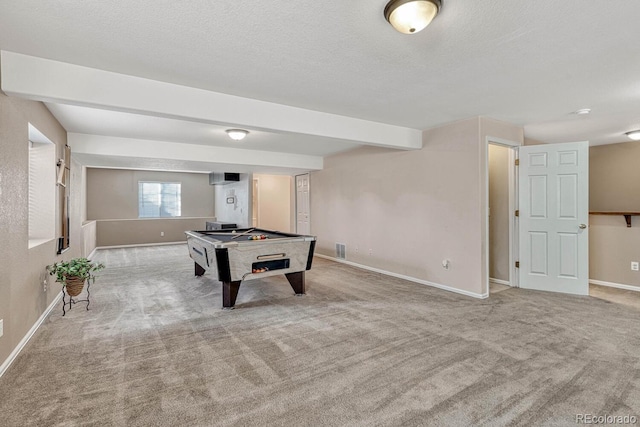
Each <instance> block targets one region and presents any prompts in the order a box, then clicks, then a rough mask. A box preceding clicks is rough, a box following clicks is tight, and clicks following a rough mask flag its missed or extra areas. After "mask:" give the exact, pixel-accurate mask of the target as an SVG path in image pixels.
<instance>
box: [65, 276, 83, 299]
mask: <svg viewBox="0 0 640 427" xmlns="http://www.w3.org/2000/svg"><path fill="white" fill-rule="evenodd" d="M85 280H86V279H83V278H82V277H78V276H69V277H67V278H66V285H65V287H66V288H67V293H68V294H69V295H70V296H72V297H75V296H78V295H80V293H81V292H82V289H83V288H84V282H85Z"/></svg>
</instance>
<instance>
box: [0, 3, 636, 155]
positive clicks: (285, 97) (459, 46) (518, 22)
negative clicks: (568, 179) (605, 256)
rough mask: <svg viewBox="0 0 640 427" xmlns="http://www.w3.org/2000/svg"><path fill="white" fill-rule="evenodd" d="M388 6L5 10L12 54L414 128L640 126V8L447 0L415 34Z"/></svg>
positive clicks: (582, 135)
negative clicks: (584, 111)
mask: <svg viewBox="0 0 640 427" xmlns="http://www.w3.org/2000/svg"><path fill="white" fill-rule="evenodd" d="M385 4H386V0H375V1H371V0H350V1H344V0H326V1H322V2H319V1H310V0H300V1H296V2H291V1H285V0H271V1H269V2H260V3H258V2H248V1H237V0H226V1H225V0H223V1H216V2H210V1H204V0H199V1H196V0H194V1H186V2H185V1H182V2H177V1H176V2H169V1H161V2H158V1H157V0H156V1H151V0H138V1H135V2H130V1H110V2H87V1H82V0H65V1H62V2H61V1H50V2H42V1H40V0H21V1H4V2H0V49H3V50H8V51H13V52H18V53H24V54H28V55H33V56H38V57H42V58H49V59H55V60H59V61H63V62H69V63H73V64H79V65H85V66H89V67H94V68H99V69H103V70H109V71H115V72H119V73H124V74H130V75H135V76H140V77H146V78H150V79H155V80H160V81H166V82H172V83H177V84H182V85H187V86H192V87H198V88H204V89H209V90H213V91H217V92H222V93H228V94H234V95H239V96H243V97H248V98H254V99H260V100H266V101H271V102H276V103H282V104H286V105H292V106H297V107H302V108H307V109H312V110H317V111H324V112H331V113H335V114H340V115H345V116H350V117H356V118H363V119H367V120H371V121H378V122H382V123H389V124H394V125H399V126H405V127H410V128H415V129H427V128H430V127H433V126H436V125H440V124H443V123H447V122H451V121H454V120H458V119H462V118H467V117H470V116H476V115H484V116H489V117H492V118H495V119H499V120H504V121H507V122H511V123H515V124H519V125H522V126H524V128H525V135H526V136H528V137H531V138H534V139H540V140H544V141H549V142H560V141H573V140H584V139H588V140H591V141H592V143H595V144H599V143H611V142H620V141H622V140H624V138H623V136H622V133H623V132H625V131H627V130H630V129H633V128H640V78H639V77H638V76H640V61H638V59H637V58H638V57H640V42H638V40H640V25H638V24H637V18H638V16H640V1H637V0H615V1H610V2H601V1H598V2H597V1H585V0H563V1H557V0H553V1H551V0H539V1H535V2H525V1H513V0H511V1H509V0H502V1H499V0H494V1H478V0H444V1H443V8H442V12H441V14H440V15H439V16H438V17H437V18H436V19H435V20H434V22H433V23H432V24H431V25H430V26H429V27H427V28H426V29H425V30H424V31H422V32H420V33H418V34H416V35H411V36H406V35H402V34H400V33H397V32H396V31H394V30H393V29H392V28H391V27H390V26H389V25H388V24H387V23H386V22H385V20H384V17H383V15H382V10H383V9H384V6H385ZM580 108H592V110H593V113H592V114H591V115H590V116H588V117H578V116H575V115H571V114H570V113H571V112H572V111H575V110H577V109H580ZM87 131H90V129H87Z"/></svg>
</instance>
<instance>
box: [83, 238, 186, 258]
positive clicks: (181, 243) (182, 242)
mask: <svg viewBox="0 0 640 427" xmlns="http://www.w3.org/2000/svg"><path fill="white" fill-rule="evenodd" d="M186 244H187V241H186V240H183V241H181V242H161V243H136V244H133V245H116V246H98V247H97V248H95V249H94V250H93V252H95V251H96V250H97V249H123V248H139V247H144V246H169V245H186ZM93 252H91V254H92V255H93Z"/></svg>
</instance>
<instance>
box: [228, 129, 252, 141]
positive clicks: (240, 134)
mask: <svg viewBox="0 0 640 427" xmlns="http://www.w3.org/2000/svg"><path fill="white" fill-rule="evenodd" d="M226 132H227V135H229V138H231V139H233V140H234V141H242V140H243V139H244V137H245V136H247V135H249V131H248V130H244V129H227V130H226Z"/></svg>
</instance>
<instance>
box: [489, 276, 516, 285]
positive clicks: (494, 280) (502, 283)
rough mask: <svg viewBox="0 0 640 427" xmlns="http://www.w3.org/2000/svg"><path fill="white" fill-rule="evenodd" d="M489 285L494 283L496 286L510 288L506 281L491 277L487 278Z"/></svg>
mask: <svg viewBox="0 0 640 427" xmlns="http://www.w3.org/2000/svg"><path fill="white" fill-rule="evenodd" d="M489 283H495V284H496V285H505V286H511V283H510V282H509V281H508V280H502V279H494V278H493V277H489Z"/></svg>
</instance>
